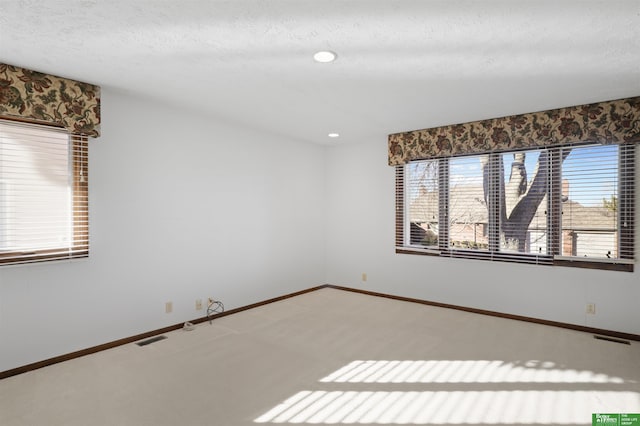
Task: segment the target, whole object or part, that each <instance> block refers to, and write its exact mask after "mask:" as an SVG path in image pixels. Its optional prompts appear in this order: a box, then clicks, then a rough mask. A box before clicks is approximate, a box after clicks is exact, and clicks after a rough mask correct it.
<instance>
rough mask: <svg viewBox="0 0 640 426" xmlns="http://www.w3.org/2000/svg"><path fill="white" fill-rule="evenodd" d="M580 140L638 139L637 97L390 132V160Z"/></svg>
mask: <svg viewBox="0 0 640 426" xmlns="http://www.w3.org/2000/svg"><path fill="white" fill-rule="evenodd" d="M579 142H597V143H602V144H613V143H638V142H640V96H638V97H634V98H628V99H620V100H617V101H609V102H600V103H595V104H589V105H581V106H574V107H568V108H560V109H554V110H549V111H543V112H535V113H530V114H522V115H514V116H510V117H502V118H494V119H490V120H482V121H474V122H471V123H464V124H455V125H451V126H443V127H435V128H431V129H424V130H415V131H411V132H404V133H396V134H393V135H389V165H391V166H398V165H401V164H406V163H408V162H410V161H413V160H423V159H428V158H435V157H446V156H453V155H462V154H475V153H483V152H496V151H506V150H513V149H520V148H529V147H531V148H533V147H542V146H554V145H564V144H572V143H579Z"/></svg>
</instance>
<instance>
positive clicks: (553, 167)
mask: <svg viewBox="0 0 640 426" xmlns="http://www.w3.org/2000/svg"><path fill="white" fill-rule="evenodd" d="M588 145H593V144H588V143H583V144H573V145H569V146H564V147H546V148H540V149H541V150H547V152H548V153H549V167H550V171H549V180H550V181H549V182H548V191H547V193H548V197H547V203H548V206H547V211H548V212H549V217H548V220H547V232H548V235H549V237H548V238H549V241H548V244H550V247H552V253H549V254H543V255H537V254H531V253H513V252H500V251H499V243H500V242H499V229H497V227H496V226H495V224H497V223H498V222H497V221H496V218H495V217H494V218H493V220H491V219H490V220H489V223H488V227H489V236H488V238H489V246H490V249H489V250H488V251H480V250H468V249H453V248H451V247H449V246H448V245H449V226H448V225H447V226H443V224H448V223H449V220H448V219H449V218H448V204H449V159H450V158H457V156H452V157H439V158H434V159H431V160H437V161H438V179H439V180H438V182H439V192H440V194H439V203H445V207H444V208H442V207H440V208H439V212H440V216H439V224H438V228H439V235H438V248H437V249H434V248H422V247H418V246H416V245H411V244H410V237H409V239H407V234H408V230H407V229H405V228H406V227H407V226H406V225H407V224H409V220H408V215H409V204H408V203H409V200H408V197H405V195H406V194H407V193H408V188H407V180H408V179H406V175H407V172H406V167H408V165H409V164H411V163H407V164H404V165H398V166H396V167H395V169H396V172H395V179H396V202H395V208H396V238H395V243H396V253H398V254H414V255H426V256H439V257H450V258H469V259H478V260H492V261H506V262H516V263H527V264H540V265H549V266H567V267H578V268H588V269H601V270H614V271H625V272H633V270H634V263H635V261H634V254H635V253H634V251H635V244H634V243H635V241H634V233H635V213H636V212H635V178H636V177H635V165H636V162H637V159H636V156H637V152H636V147H635V146H634V145H633V144H619V145H618V147H619V157H618V173H619V183H618V188H619V212H618V214H619V217H620V216H624V218H625V219H624V220H625V221H626V223H627V226H622V221H618V223H617V229H618V237H619V239H620V240H621V241H622V240H624V241H627V242H628V244H625V245H621V246H620V252H619V255H618V258H616V259H613V260H606V259H594V258H589V259H588V260H585V259H583V258H580V257H571V256H562V255H561V253H559V252H558V248H559V247H560V241H561V232H562V229H561V228H562V222H561V218H562V202H561V199H562V164H563V162H562V159H561V158H560V151H559V148H564V149H566V148H580V147H585V146H588ZM514 152H517V150H509V151H504V152H492V153H488V155H489V156H490V158H494V159H497V158H499V157H500V156H501V155H503V154H510V153H514ZM474 155H476V154H474ZM425 161H430V160H425ZM490 161H492V160H490ZM494 184H495V185H494V187H495V188H497V187H498V183H497V182H494ZM490 196H491V197H497V196H499V195H498V192H497V191H492V192H491V193H490ZM493 205H494V206H496V205H497V203H494V204H493ZM488 214H489V215H490V216H496V215H497V216H498V217H499V214H500V213H499V211H498V209H497V208H492V209H489V211H488ZM629 222H630V223H629ZM496 238H497V240H496ZM407 241H408V242H409V243H407ZM496 244H497V246H498V250H495V247H496ZM492 247H493V248H494V249H492Z"/></svg>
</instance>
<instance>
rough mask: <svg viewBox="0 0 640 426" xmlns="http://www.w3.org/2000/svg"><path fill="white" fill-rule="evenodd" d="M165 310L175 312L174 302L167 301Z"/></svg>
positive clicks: (168, 312)
mask: <svg viewBox="0 0 640 426" xmlns="http://www.w3.org/2000/svg"><path fill="white" fill-rule="evenodd" d="M164 312H165V313H167V314H170V313H171V312H173V302H166V303H165V304H164Z"/></svg>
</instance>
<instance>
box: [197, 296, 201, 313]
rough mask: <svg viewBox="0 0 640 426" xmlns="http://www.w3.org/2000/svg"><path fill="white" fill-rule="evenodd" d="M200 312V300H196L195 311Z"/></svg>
mask: <svg viewBox="0 0 640 426" xmlns="http://www.w3.org/2000/svg"><path fill="white" fill-rule="evenodd" d="M201 310H202V299H197V300H196V311H201Z"/></svg>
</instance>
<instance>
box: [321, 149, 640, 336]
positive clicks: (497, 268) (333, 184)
mask: <svg viewBox="0 0 640 426" xmlns="http://www.w3.org/2000/svg"><path fill="white" fill-rule="evenodd" d="M637 181H638V182H640V176H639V177H638V178H637ZM326 189H327V194H328V198H327V282H329V283H331V284H335V285H344V286H348V287H354V288H361V289H364V290H369V291H376V292H382V293H387V294H393V295H400V296H405V297H412V298H418V299H423V300H430V301H436V302H442V303H449V304H454V305H459V306H467V307H473V308H478V309H486V310H491V311H497V312H502V313H509V314H516V315H523V316H527V317H534V318H539V319H546V320H552V321H560V322H565V323H570V324H577V325H584V326H589V327H596V328H602V329H608V330H615V331H620V332H626V333H635V334H640V308H639V307H638V301H639V300H640V280H639V279H638V278H639V276H638V275H639V272H637V271H636V272H634V273H629V272H613V271H599V270H589V269H581V268H561V267H542V266H535V265H517V264H509V263H497V262H496V263H492V262H487V261H478V260H463V259H442V258H436V257H427V256H416V255H403V254H395V249H394V241H395V222H394V220H395V212H394V202H395V192H394V191H395V181H394V169H393V168H392V167H389V166H387V144H386V138H384V137H381V138H380V139H379V140H376V141H367V142H366V143H362V144H358V145H345V146H338V147H333V148H331V149H330V150H329V152H328V154H327V183H326ZM638 198H640V197H638ZM637 210H638V209H637V208H636V211H637ZM637 222H638V221H637V220H636V223H637ZM636 269H637V265H636ZM363 272H366V273H367V274H368V277H367V278H368V279H367V281H366V282H362V281H361V274H362V273H363ZM586 303H595V304H596V312H597V313H596V315H585V305H586ZM381 315H384V312H381Z"/></svg>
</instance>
